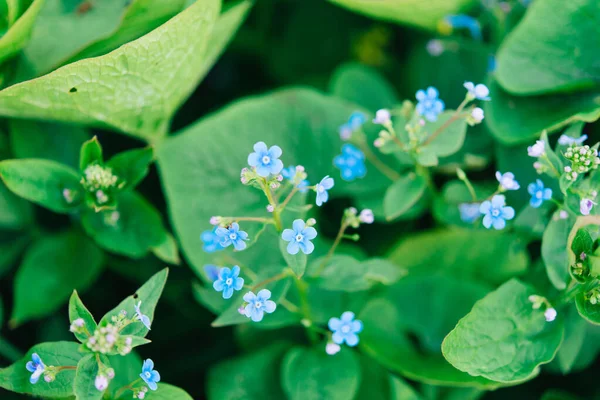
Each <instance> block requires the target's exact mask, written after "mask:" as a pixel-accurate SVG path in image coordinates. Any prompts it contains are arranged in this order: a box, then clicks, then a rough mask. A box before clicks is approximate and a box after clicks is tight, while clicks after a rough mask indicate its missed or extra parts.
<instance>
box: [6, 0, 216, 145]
mask: <svg viewBox="0 0 600 400" xmlns="http://www.w3.org/2000/svg"><path fill="white" fill-rule="evenodd" d="M123 1H124V0H123ZM219 8H220V1H219V0H205V1H198V2H196V3H194V4H193V5H192V6H190V7H189V8H188V9H186V10H185V11H183V12H182V13H180V14H178V15H177V16H175V17H174V18H173V19H171V20H170V21H168V22H167V23H165V24H164V25H162V26H161V27H159V28H157V29H155V30H154V31H152V32H150V33H149V34H147V35H145V36H143V37H141V38H140V39H138V40H136V41H133V42H130V43H128V44H126V45H124V46H122V47H120V48H118V49H117V50H115V51H113V52H112V53H109V54H107V55H104V56H101V57H97V58H91V59H86V60H81V61H80V62H77V63H73V64H70V65H67V66H65V67H62V68H60V69H58V70H56V71H54V72H52V73H50V74H48V75H46V76H44V77H41V78H39V79H36V80H32V81H27V82H24V83H20V84H17V85H14V86H11V87H9V88H7V89H4V90H3V91H1V92H0V115H3V116H11V117H19V118H32V119H49V120H55V121H64V122H73V123H78V124H85V125H93V126H98V127H106V128H112V129H115V130H117V131H121V132H124V133H127V134H130V135H133V136H137V137H139V138H142V139H146V140H156V138H157V137H161V136H164V135H165V134H166V133H167V130H168V127H169V123H170V120H171V117H172V116H173V114H174V113H175V111H176V110H177V109H178V108H179V106H180V105H181V104H182V103H183V102H184V101H185V100H186V99H187V97H188V96H189V95H190V94H191V92H192V91H193V90H194V89H195V87H196V85H197V83H198V82H199V80H200V79H201V78H202V77H203V76H204V74H205V73H206V66H205V65H204V60H205V57H206V54H207V48H208V42H209V40H210V33H211V32H212V29H213V27H214V23H215V21H216V19H217V17H218V13H219ZM198 66H200V68H199V67H198ZM107 97H110V98H111V99H112V100H111V101H107V100H106V99H107Z"/></svg>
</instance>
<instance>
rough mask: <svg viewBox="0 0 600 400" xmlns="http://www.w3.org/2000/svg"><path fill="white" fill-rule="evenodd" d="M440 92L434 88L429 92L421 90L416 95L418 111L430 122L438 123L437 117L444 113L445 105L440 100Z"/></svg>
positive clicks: (429, 89)
mask: <svg viewBox="0 0 600 400" xmlns="http://www.w3.org/2000/svg"><path fill="white" fill-rule="evenodd" d="M438 96H439V92H438V90H437V89H436V88H434V87H433V86H430V87H428V88H427V90H419V91H418V92H417V94H416V98H417V100H418V103H417V106H416V110H417V113H419V115H422V116H424V117H425V119H427V120H428V121H430V122H435V121H437V117H438V115H439V114H441V113H442V112H443V111H444V108H445V104H444V102H443V101H442V100H440V99H439V98H438Z"/></svg>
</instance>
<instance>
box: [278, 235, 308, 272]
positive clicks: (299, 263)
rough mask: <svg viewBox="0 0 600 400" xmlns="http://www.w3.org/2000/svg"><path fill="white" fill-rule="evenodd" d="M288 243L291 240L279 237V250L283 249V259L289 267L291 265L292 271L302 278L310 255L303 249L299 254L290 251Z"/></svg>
mask: <svg viewBox="0 0 600 400" xmlns="http://www.w3.org/2000/svg"><path fill="white" fill-rule="evenodd" d="M288 243H289V242H286V241H285V240H283V239H279V251H281V255H282V256H283V259H284V260H285V262H286V263H287V265H288V267H290V268H291V269H292V271H294V274H296V276H297V277H298V278H302V275H304V271H306V264H307V262H308V256H307V255H306V254H304V253H303V252H302V251H299V252H298V253H297V254H290V253H288V251H287V245H288Z"/></svg>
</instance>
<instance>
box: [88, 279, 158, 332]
mask: <svg viewBox="0 0 600 400" xmlns="http://www.w3.org/2000/svg"><path fill="white" fill-rule="evenodd" d="M168 274H169V269H168V268H165V269H163V270H162V271H160V272H157V273H156V274H154V275H153V276H152V277H151V278H150V279H148V281H147V282H146V283H144V284H143V285H142V287H140V288H139V289H138V290H137V291H136V292H135V294H133V295H131V296H128V297H127V298H126V299H125V300H123V301H122V302H120V303H119V305H118V306H116V307H115V308H113V309H112V310H111V311H109V312H108V313H106V315H104V317H102V319H101V320H100V323H99V324H98V325H100V326H106V324H108V323H110V321H111V318H112V317H113V316H117V315H118V314H119V313H120V312H121V310H125V311H127V313H128V314H129V315H133V313H134V312H135V309H134V305H137V304H138V303H139V302H140V301H141V302H142V304H141V306H140V310H141V312H142V313H143V314H144V315H147V316H148V318H150V322H152V321H153V320H154V310H155V309H156V304H157V303H158V300H159V299H160V296H161V294H162V292H163V289H164V287H165V283H166V282H167V276H168ZM121 333H122V334H123V335H133V336H140V337H146V335H147V334H148V329H146V327H145V326H144V324H142V323H141V322H139V323H133V324H131V325H128V326H126V327H125V328H124V329H123V330H122V331H121Z"/></svg>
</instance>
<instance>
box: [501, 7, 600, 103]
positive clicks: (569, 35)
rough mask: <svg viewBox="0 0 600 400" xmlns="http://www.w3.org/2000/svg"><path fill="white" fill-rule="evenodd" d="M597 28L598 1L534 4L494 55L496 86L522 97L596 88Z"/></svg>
mask: <svg viewBox="0 0 600 400" xmlns="http://www.w3.org/2000/svg"><path fill="white" fill-rule="evenodd" d="M598 25H600V8H599V7H598V2H597V1H596V0H570V1H568V2H565V1H562V0H544V1H536V2H534V3H533V4H532V6H531V9H530V10H529V11H528V12H527V14H526V16H525V18H524V19H523V21H522V22H521V23H520V24H519V25H518V27H517V28H516V29H515V30H514V31H513V32H512V33H511V34H510V35H509V36H508V37H507V39H506V40H505V41H504V43H503V45H502V48H501V49H500V52H499V53H498V70H497V71H496V74H497V77H498V81H499V82H500V84H501V85H502V86H503V87H504V88H505V89H506V90H508V91H509V92H511V93H515V94H520V95H523V94H538V93H551V92H558V91H572V90H574V89H587V88H591V87H595V86H598V85H599V84H600V65H599V64H598V60H597V55H598V50H600V36H599V35H598Z"/></svg>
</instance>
